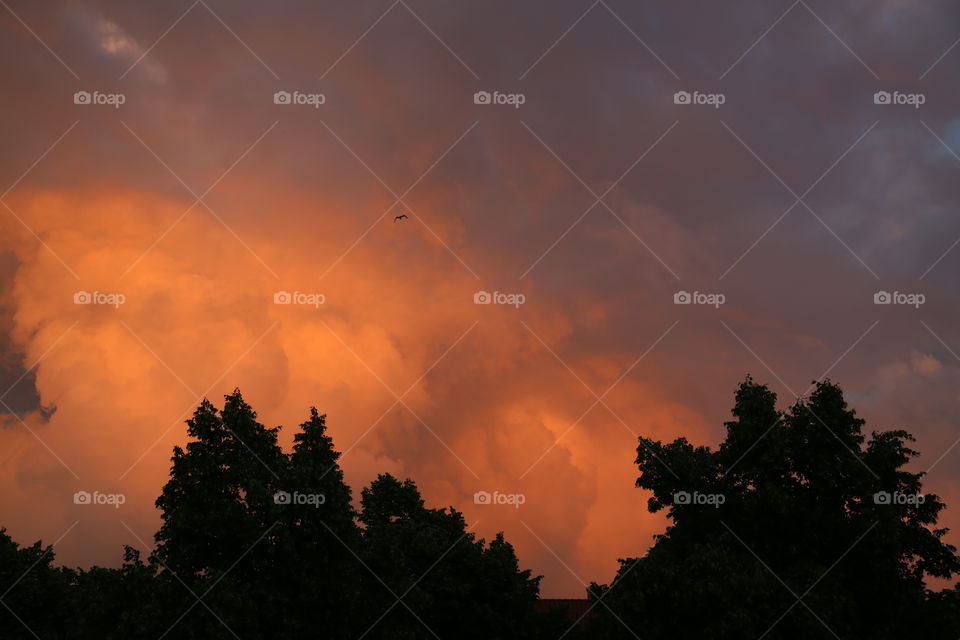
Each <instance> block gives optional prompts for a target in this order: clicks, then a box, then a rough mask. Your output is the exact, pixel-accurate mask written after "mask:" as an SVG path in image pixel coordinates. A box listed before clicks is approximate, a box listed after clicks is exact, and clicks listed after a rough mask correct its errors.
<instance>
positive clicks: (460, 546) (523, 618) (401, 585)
mask: <svg viewBox="0 0 960 640" xmlns="http://www.w3.org/2000/svg"><path fill="white" fill-rule="evenodd" d="M361 505H362V511H361V514H360V520H361V522H362V524H363V547H362V548H363V552H362V557H363V558H364V561H365V563H366V565H367V566H368V567H369V569H370V572H369V574H368V580H367V584H368V585H369V586H368V589H367V593H368V595H367V597H366V600H365V602H366V603H367V605H368V611H369V614H368V616H367V617H368V618H369V619H370V620H369V624H368V628H369V629H370V631H369V634H368V637H371V638H390V639H395V638H432V637H434V634H436V635H437V636H439V637H442V638H446V637H450V638H453V637H456V638H484V639H497V638H529V637H533V633H534V629H533V625H534V616H533V602H534V601H535V600H536V598H537V593H538V590H539V583H540V577H531V575H530V571H528V570H524V571H521V570H520V569H519V565H518V562H517V558H516V554H515V553H514V550H513V547H512V546H511V545H510V544H509V543H508V542H506V541H505V540H504V539H503V535H502V534H498V535H497V537H496V538H495V539H494V540H493V541H492V542H491V543H490V544H489V546H487V545H486V544H485V542H484V540H483V539H480V540H477V539H476V538H475V536H474V534H472V533H470V532H468V531H467V525H466V521H465V520H464V519H463V515H462V514H461V513H459V512H458V511H456V510H455V509H453V508H452V507H451V508H449V509H430V508H427V507H425V506H424V502H423V499H422V498H421V497H420V492H419V491H418V489H417V486H416V485H415V484H414V483H413V482H412V481H411V480H404V481H403V482H400V481H399V480H397V479H396V478H394V477H393V476H391V475H389V474H384V475H380V476H379V477H378V478H377V479H376V480H375V481H374V482H373V483H372V484H371V485H370V487H368V488H365V489H364V490H363V491H362V493H361ZM398 599H399V602H398Z"/></svg>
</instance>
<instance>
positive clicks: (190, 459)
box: [151, 390, 287, 637]
mask: <svg viewBox="0 0 960 640" xmlns="http://www.w3.org/2000/svg"><path fill="white" fill-rule="evenodd" d="M256 418H257V415H256V413H255V412H254V411H253V409H252V408H251V407H250V405H248V404H247V403H246V402H245V401H244V400H243V397H242V396H241V394H240V391H239V390H235V391H234V392H233V393H232V394H230V395H228V396H225V403H224V408H223V411H222V412H219V411H218V410H217V409H216V407H214V406H213V404H211V403H210V402H209V401H208V400H206V399H205V400H204V401H203V402H202V403H201V405H200V406H199V407H198V408H197V410H196V411H195V412H194V415H193V417H192V418H191V419H190V420H189V421H188V422H187V426H188V434H189V435H190V437H191V438H193V440H192V441H191V442H189V443H188V444H187V447H186V450H183V449H181V448H180V447H174V452H173V459H172V465H171V469H170V480H169V481H168V482H167V484H166V485H165V486H164V488H163V493H162V494H161V495H160V497H159V498H158V499H157V507H159V508H160V510H161V512H162V514H161V517H162V520H163V524H162V526H161V528H160V531H159V532H157V534H156V541H157V546H156V549H155V550H154V553H153V555H152V556H151V560H152V561H153V562H155V563H157V564H158V565H160V568H161V571H160V577H161V579H163V580H166V581H167V582H168V583H169V585H168V587H169V588H168V589H167V591H168V592H170V593H174V594H176V595H177V596H178V598H179V604H178V606H176V607H173V608H174V609H175V610H174V611H171V612H170V613H169V614H168V616H169V617H170V618H171V619H170V621H169V622H170V623H173V622H174V620H175V619H176V617H177V616H179V615H180V613H181V612H182V611H185V610H189V611H190V613H189V614H188V615H187V616H186V617H185V618H184V619H183V620H182V621H180V622H178V623H177V632H178V636H183V637H191V634H192V635H196V636H198V637H202V636H204V635H206V634H213V635H215V636H219V635H223V634H224V632H225V629H224V628H223V626H224V625H226V626H227V627H229V628H231V629H234V628H236V632H237V633H241V632H243V633H245V635H248V636H253V637H265V636H268V635H269V634H271V633H272V632H273V631H274V630H275V629H274V625H273V623H272V621H273V620H274V619H275V618H276V617H277V616H279V615H280V614H281V611H279V610H277V609H276V608H275V607H276V606H278V605H277V603H276V601H275V600H274V599H273V598H271V597H270V587H271V584H272V583H273V581H272V580H271V576H272V575H273V574H274V572H273V569H274V568H275V566H276V559H275V555H276V554H275V542H276V535H277V526H278V524H279V521H280V511H279V509H280V508H279V505H277V504H276V503H275V501H274V494H275V493H276V492H277V491H278V490H280V489H281V484H282V475H281V474H283V473H285V471H286V465H287V458H286V457H285V456H284V454H283V452H282V450H281V449H280V447H279V445H278V444H277V433H278V431H279V427H277V428H272V429H268V428H266V427H264V426H263V425H262V424H260V423H259V422H257V419H256ZM191 591H192V592H193V593H195V594H196V595H197V597H199V596H200V595H201V594H205V593H207V592H208V591H209V595H206V596H204V598H203V604H199V603H197V601H196V598H195V597H194V595H193V594H191ZM271 605H272V607H273V608H272V607H271ZM208 608H209V609H208ZM208 637H209V636H208Z"/></svg>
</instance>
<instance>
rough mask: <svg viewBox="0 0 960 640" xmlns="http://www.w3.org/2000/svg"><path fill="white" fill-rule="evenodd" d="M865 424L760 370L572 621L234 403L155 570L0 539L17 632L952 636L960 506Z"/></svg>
mask: <svg viewBox="0 0 960 640" xmlns="http://www.w3.org/2000/svg"><path fill="white" fill-rule="evenodd" d="M863 424H864V421H863V420H862V419H860V418H858V417H857V415H856V412H855V411H854V410H853V409H851V408H849V407H848V405H847V403H846V400H845V399H844V396H843V392H842V390H841V389H840V388H839V387H838V386H836V385H834V384H833V383H831V382H829V381H826V382H819V383H815V385H814V387H813V392H812V393H811V394H810V395H809V397H806V398H801V399H798V400H797V401H796V402H795V403H794V404H793V405H792V406H790V407H789V408H787V409H786V410H780V409H778V408H777V397H776V394H775V393H773V392H772V391H771V390H770V389H769V388H768V387H767V386H765V385H761V384H758V383H756V382H754V381H753V380H752V379H751V378H750V377H749V376H748V377H747V378H746V380H745V381H744V382H743V383H742V384H741V385H740V386H739V388H738V390H737V392H736V397H735V404H734V408H733V420H731V421H728V422H727V423H726V424H725V426H726V436H725V438H724V440H723V441H722V442H721V444H720V445H719V447H717V448H716V449H715V450H712V449H710V448H709V447H705V446H694V445H693V444H691V443H689V442H688V441H687V440H686V439H685V438H678V439H677V440H675V441H673V442H670V443H666V444H664V443H661V442H658V441H655V440H650V439H646V438H642V437H641V438H640V440H639V445H638V447H637V458H636V464H637V466H638V469H639V471H640V475H639V477H638V479H637V482H636V484H637V487H638V488H640V489H642V490H643V492H644V495H646V496H647V498H648V499H647V504H646V508H647V509H648V510H649V511H650V512H651V513H657V512H661V511H665V512H666V516H667V518H668V521H669V525H668V527H667V529H666V531H665V532H664V533H662V534H660V535H658V536H656V537H655V539H654V544H653V545H652V546H650V547H649V549H647V551H646V552H645V553H644V554H643V555H642V556H640V557H636V558H626V559H621V560H620V561H619V570H618V571H617V572H616V575H615V576H614V578H613V579H612V581H611V582H610V583H609V584H596V583H593V584H591V585H590V587H589V589H588V590H587V593H586V594H585V595H586V597H587V598H588V599H589V603H588V606H587V607H586V608H585V611H584V613H582V614H579V615H577V616H575V617H572V618H573V619H571V616H569V612H568V611H564V610H563V609H562V608H554V609H552V610H551V609H545V608H544V607H543V606H540V605H542V603H538V598H539V588H540V580H541V576H535V575H533V574H532V573H531V571H530V570H527V569H521V567H520V564H519V561H518V559H517V556H516V553H515V552H514V548H513V547H512V546H511V544H510V543H509V542H507V541H506V540H505V539H504V536H503V534H502V533H501V534H498V535H497V536H496V537H495V538H494V539H492V540H490V541H486V540H484V539H481V538H477V537H476V536H475V535H474V534H473V533H471V532H469V531H468V527H467V523H466V521H465V520H464V518H463V515H462V514H461V513H460V512H459V511H457V510H456V509H455V508H453V507H448V508H443V509H438V508H431V507H428V506H426V504H425V503H424V500H423V498H422V497H421V495H420V492H419V490H418V488H417V486H416V484H415V483H414V482H413V481H412V480H410V479H406V480H402V481H401V480H399V479H397V478H395V477H393V476H391V475H389V474H382V475H380V476H378V478H377V479H376V480H374V481H373V482H372V483H371V484H370V485H369V486H367V487H365V488H363V490H362V491H361V493H360V496H359V500H358V501H354V499H353V494H352V490H351V488H350V487H349V486H348V485H347V484H346V483H345V482H344V479H343V472H342V470H341V468H340V466H339V457H340V454H339V453H338V452H337V451H336V449H335V448H334V446H333V441H332V439H331V437H330V436H329V435H328V434H327V426H326V421H325V416H324V415H321V414H319V413H318V411H317V410H316V409H315V408H314V409H311V412H310V415H309V417H308V419H307V420H306V421H305V422H304V423H302V424H301V425H300V427H299V430H298V432H297V433H296V434H295V435H294V438H293V447H292V450H291V451H290V452H289V453H287V452H284V451H283V449H282V448H281V447H280V446H279V444H278V433H279V430H280V427H275V428H267V427H265V426H264V425H262V424H261V423H259V422H258V421H257V415H256V413H255V412H254V410H253V409H252V407H250V405H248V404H247V403H246V402H245V401H244V400H243V397H242V396H241V394H240V392H239V391H238V390H237V391H234V392H233V393H232V394H230V395H227V396H225V402H224V405H223V408H222V410H221V409H218V408H217V407H215V406H214V405H213V404H212V403H210V402H209V401H207V400H204V401H203V402H202V403H201V404H200V406H199V407H198V408H197V409H196V411H195V412H194V414H193V416H192V418H191V419H190V420H188V421H187V426H188V436H189V442H188V443H187V444H186V446H185V448H181V447H175V448H174V450H173V457H172V461H171V467H170V477H169V480H168V482H167V483H166V485H165V486H164V488H163V491H162V493H161V495H160V497H159V498H158V499H157V501H156V506H157V508H158V509H159V510H160V514H161V519H162V520H161V527H160V529H159V531H158V532H157V533H156V535H155V543H156V544H155V547H154V549H153V551H152V552H151V553H150V554H149V555H148V556H147V557H145V558H144V557H143V556H142V555H141V553H140V552H139V551H137V550H136V549H134V548H132V547H125V548H124V555H123V563H122V565H121V566H120V567H119V568H104V567H93V568H90V569H73V568H68V567H62V566H57V565H56V564H55V563H54V560H55V556H54V553H53V550H52V547H50V546H44V545H43V544H42V543H40V542H36V543H35V544H33V545H31V546H20V545H18V544H17V543H16V542H14V541H13V540H12V539H11V538H10V536H9V535H7V533H6V531H5V530H0V605H2V608H0V638H4V639H6V638H11V639H20V638H42V639H44V640H46V639H48V638H50V639H55V640H60V639H63V640H72V639H74V638H105V639H112V638H125V639H126V638H187V639H192V638H244V639H247V638H251V639H274V638H276V639H292V638H312V637H322V638H370V639H371V640H375V639H390V640H393V639H398V640H399V639H407V638H410V639H414V638H416V639H420V638H467V639H469V638H477V639H481V638H482V639H484V640H490V639H517V640H526V639H540V638H551V639H554V640H556V639H559V638H570V639H577V638H613V639H616V638H644V639H645V640H646V639H654V640H657V639H664V640H666V639H667V638H670V639H671V640H674V639H676V638H686V637H698V638H701V639H704V640H711V639H716V640H727V639H731V640H732V639H734V638H737V639H739V638H770V639H788V638H789V639H792V638H801V637H802V638H851V639H853V638H867V637H869V638H872V639H874V640H885V639H887V638H890V639H893V638H904V637H922V638H934V639H937V638H943V639H947V638H956V637H958V635H960V592H958V590H957V588H956V587H954V588H943V589H940V590H933V589H932V588H931V587H930V586H929V583H930V580H931V578H938V579H941V580H949V579H951V578H953V577H954V576H955V575H956V574H957V573H958V572H960V558H958V556H957V553H956V549H955V548H954V547H952V546H951V545H949V544H947V543H946V542H944V540H943V538H944V535H945V534H946V529H943V528H938V527H937V520H938V517H939V515H940V513H941V512H942V510H943V509H944V507H945V505H944V503H943V501H942V500H941V499H940V498H939V497H938V496H936V495H934V494H930V493H924V492H923V490H922V478H923V476H924V474H923V473H922V472H911V471H908V470H906V468H905V467H906V466H907V465H908V463H909V462H910V460H911V459H912V458H914V457H915V456H916V455H918V454H917V452H916V451H914V450H913V449H911V448H910V443H912V442H913V437H912V436H911V435H910V434H909V433H907V432H906V431H903V430H895V431H886V432H873V433H872V434H871V435H870V438H869V440H868V439H867V438H866V437H865V436H864V435H863ZM636 545H637V548H638V550H642V549H645V548H646V547H647V546H648V544H647V543H646V542H645V541H643V540H641V539H638V540H637V541H636Z"/></svg>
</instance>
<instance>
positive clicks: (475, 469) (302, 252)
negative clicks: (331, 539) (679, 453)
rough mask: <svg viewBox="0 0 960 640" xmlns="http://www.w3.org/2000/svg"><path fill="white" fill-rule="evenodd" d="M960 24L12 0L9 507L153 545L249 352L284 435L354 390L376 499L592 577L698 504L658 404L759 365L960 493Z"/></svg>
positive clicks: (681, 415)
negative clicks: (675, 487)
mask: <svg viewBox="0 0 960 640" xmlns="http://www.w3.org/2000/svg"><path fill="white" fill-rule="evenodd" d="M957 25H960V9H958V8H957V7H956V6H955V5H953V4H951V3H949V2H945V1H939V0H930V1H925V2H911V1H906V0H901V1H898V0H882V1H877V2H872V3H869V4H865V3H842V4H841V3H831V2H826V1H825V0H797V1H796V2H792V3H791V2H790V1H789V0H784V1H780V0H777V1H768V2H724V3H717V2H708V1H694V0H685V1H684V2H645V3H634V2H627V1H626V0H597V1H595V2H592V3H591V2H590V0H583V1H577V2H573V1H567V0H557V1H551V2H524V3H516V2H508V1H506V0H489V1H485V2H467V1H462V2H438V1H435V0H431V1H424V0H395V1H394V0H378V1H377V2H367V1H365V0H364V1H357V2H350V3H315V2H306V1H299V0H286V1H284V2H281V3H262V2H252V1H247V0H235V1H232V2H227V1H226V0H196V1H192V0H183V1H179V0H178V1H176V2H164V3H155V2H142V1H140V2H129V1H124V2H120V1H111V0H103V1H94V0H69V1H59V0H47V1H45V2H42V3H38V2H29V1H27V0H3V1H2V2H0V33H2V37H0V56H2V60H3V64H2V65H0V87H2V95H3V101H2V103H0V114H2V117H0V138H2V140H3V147H4V153H3V154H0V204H2V206H0V274H2V277H0V327H2V331H0V394H2V395H0V400H2V402H3V404H2V405H0V487H2V491H0V526H4V527H6V528H7V529H8V533H10V535H12V536H13V537H14V539H15V540H17V541H18V542H20V543H22V544H27V543H31V542H33V541H34V540H37V539H42V540H43V541H44V542H45V543H53V542H56V543H57V544H56V553H57V558H58V561H59V562H62V563H65V564H68V565H72V566H76V565H79V566H89V565H91V564H100V565H107V566H117V565H118V564H119V563H120V561H121V546H122V545H123V544H130V545H132V546H135V547H138V548H140V549H143V550H146V549H148V548H149V545H150V543H151V541H152V535H153V532H154V531H156V529H157V528H158V526H159V522H160V517H159V513H158V511H157V510H156V509H155V507H154V505H153V503H154V500H155V499H156V497H157V495H159V493H160V490H161V488H162V486H163V483H164V482H165V480H166V478H167V474H168V471H169V465H170V455H171V451H172V448H173V447H174V446H175V445H178V444H179V445H183V444H184V443H185V442H186V428H185V425H184V420H185V419H186V418H187V417H189V415H190V413H191V412H192V410H193V409H194V408H195V407H196V405H197V404H198V402H199V400H200V398H202V397H208V398H210V399H211V400H212V401H213V402H214V403H215V404H220V403H221V402H222V397H223V395H224V394H226V393H229V392H230V391H231V390H233V389H234V388H237V387H239V388H240V389H241V391H242V392H243V394H244V397H245V398H246V400H247V401H248V402H249V403H250V404H251V405H253V407H254V408H255V409H256V410H257V412H258V414H259V418H260V420H261V422H263V423H265V424H266V425H268V426H275V425H284V426H285V429H284V430H283V431H282V432H281V441H282V443H283V444H284V446H289V444H290V441H291V439H292V436H293V432H294V431H295V428H296V425H298V424H299V423H300V422H302V421H304V420H305V419H306V417H307V416H308V412H309V407H310V406H316V407H317V408H318V409H319V410H320V411H321V412H322V413H326V414H327V422H328V425H329V433H330V435H331V436H332V437H333V439H334V442H335V445H336V446H337V448H338V449H339V450H340V451H341V452H343V454H344V455H343V457H342V459H341V464H342V466H343V469H344V472H345V476H346V479H347V481H348V483H349V484H350V485H351V486H352V487H353V489H354V493H355V496H357V495H359V490H360V489H361V488H362V487H363V486H364V485H366V484H368V483H369V482H370V481H371V480H372V479H374V478H375V477H376V475H377V474H378V473H382V472H390V473H393V474H395V475H398V476H401V477H411V478H413V479H414V480H415V481H416V482H417V483H418V485H419V487H420V489H421V491H422V492H423V494H424V497H425V499H426V501H427V504H428V505H430V506H435V507H442V506H449V505H452V506H455V507H456V508H457V509H459V510H461V511H463V512H464V514H465V517H466V518H467V520H468V522H470V523H471V525H472V527H473V529H472V530H473V531H476V532H477V533H478V535H480V536H482V537H485V538H487V539H490V538H491V537H493V536H494V535H495V534H496V533H497V532H498V531H504V532H505V535H506V537H507V539H508V540H509V541H511V542H512V543H513V544H514V545H515V547H516V549H517V552H518V555H519V557H520V560H521V564H522V566H524V567H528V568H531V569H532V570H533V571H534V572H535V573H536V574H543V575H544V576H545V577H544V580H543V584H542V594H543V595H544V596H546V597H583V596H584V584H588V583H589V582H591V581H596V582H601V583H602V582H609V581H610V580H611V579H612V577H613V576H614V574H615V572H616V569H617V566H618V565H617V558H620V557H630V556H638V555H641V554H643V553H644V552H645V551H646V549H648V548H649V547H650V545H651V544H652V542H653V536H654V535H655V534H657V533H660V532H662V531H663V529H664V527H665V525H666V521H665V519H664V517H663V514H662V513H661V514H649V513H647V512H646V508H645V507H646V500H647V498H648V497H649V496H648V495H647V494H646V493H645V492H644V491H642V490H640V489H637V488H635V487H634V482H635V480H636V476H637V474H638V471H637V468H636V466H635V465H634V459H635V457H636V446H637V437H638V436H645V437H650V438H656V439H660V440H666V441H671V440H673V439H674V438H677V437H681V436H685V437H687V438H688V439H689V440H691V441H692V442H695V443H697V444H703V445H709V446H716V445H717V444H718V443H719V442H720V441H721V440H722V438H723V436H724V427H723V423H724V421H725V420H727V419H728V418H729V416H730V408H731V407H732V403H733V393H734V391H735V389H736V387H737V385H738V384H739V382H740V381H742V380H743V378H744V377H745V376H746V375H747V374H748V373H750V374H752V375H753V376H754V377H755V378H756V379H757V380H759V381H761V382H764V383H767V384H769V385H770V386H771V388H772V389H773V390H775V391H776V392H777V393H778V394H779V397H780V403H781V406H783V407H786V406H787V405H788V404H790V403H792V400H793V398H794V397H795V396H796V395H802V394H803V393H804V392H805V391H806V390H807V389H808V387H809V385H810V383H811V381H812V380H817V379H821V378H822V377H824V376H827V377H829V378H830V379H832V380H834V381H836V382H838V383H839V384H840V385H841V386H842V387H843V388H844V389H845V391H846V393H847V395H848V399H849V400H850V402H851V404H852V405H853V406H854V407H855V408H856V409H857V411H858V413H859V415H860V416H861V417H864V418H865V419H866V420H867V425H866V427H865V429H866V431H867V432H868V433H869V432H870V431H874V430H876V431H883V430H889V429H894V428H905V429H907V430H909V431H910V432H912V433H913V434H914V435H915V436H916V437H917V443H916V447H915V448H916V449H918V450H919V451H920V452H921V455H920V457H919V458H918V459H917V460H916V461H915V462H914V463H913V464H912V465H911V469H913V470H915V471H929V473H928V475H927V477H926V488H927V490H928V491H931V492H934V493H937V494H939V495H941V496H942V497H944V499H945V500H946V502H947V504H948V505H949V507H948V509H947V510H946V511H945V512H944V514H943V516H942V518H941V523H942V524H944V525H945V526H948V527H953V528H956V527H957V526H958V525H960V515H958V514H960V509H957V507H956V506H954V505H960V447H958V446H956V445H957V442H958V439H960V425H958V424H957V422H956V418H955V416H957V415H958V409H960V393H958V389H960V384H958V383H960V357H958V354H960V281H958V279H957V277H956V276H957V273H958V268H960V248H957V244H958V240H960V215H958V210H957V202H958V197H960V180H958V178H960V157H958V153H960V119H958V118H957V116H956V113H957V107H958V105H960V89H958V87H957V85H956V83H955V82H953V80H954V79H955V78H956V77H957V76H958V73H960V46H957V44H958V38H960V27H958V26H957ZM401 215H406V217H405V218H400V219H399V220H395V218H396V217H397V216H401ZM884 292H886V294H887V295H886V296H885V295H884ZM278 294H279V297H277V295H278ZM285 294H289V297H288V296H287V295H285ZM878 296H879V297H878ZM287 301H289V302H290V303H289V304H284V302H287ZM688 301H689V304H683V303H684V302H688ZM888 301H889V304H884V302H888ZM78 491H88V492H93V491H99V492H101V493H122V494H123V495H124V496H125V502H124V504H123V505H121V506H119V507H115V506H114V505H82V504H79V505H78V504H75V503H74V498H73V496H74V494H75V492H78ZM482 491H486V492H489V493H491V494H492V493H494V492H499V493H500V494H507V495H518V494H522V495H523V504H522V505H520V506H519V507H518V506H516V505H514V504H477V503H475V501H474V494H475V493H477V492H482ZM947 540H948V541H950V542H951V543H953V544H955V545H956V544H960V538H958V534H956V533H950V534H948V536H947Z"/></svg>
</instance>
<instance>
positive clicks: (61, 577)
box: [0, 529, 75, 640]
mask: <svg viewBox="0 0 960 640" xmlns="http://www.w3.org/2000/svg"><path fill="white" fill-rule="evenodd" d="M53 560H54V553H53V546H47V547H45V546H43V544H42V543H41V542H40V541H39V540H38V541H37V542H35V543H34V544H33V545H31V546H29V547H21V546H20V545H18V544H17V543H16V542H14V541H13V539H12V538H11V537H10V536H9V535H8V534H7V530H6V529H0V601H2V604H0V637H2V638H9V639H10V640H20V639H21V638H23V639H27V638H36V637H40V638H63V637H66V633H67V632H68V630H69V629H70V625H71V624H72V620H73V618H74V613H75V610H74V609H73V607H72V606H71V604H72V603H71V601H70V597H69V595H70V593H69V585H70V581H71V578H72V575H73V572H72V571H70V570H69V569H60V568H57V567H54V566H53Z"/></svg>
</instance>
